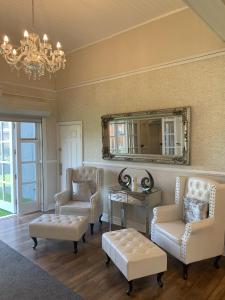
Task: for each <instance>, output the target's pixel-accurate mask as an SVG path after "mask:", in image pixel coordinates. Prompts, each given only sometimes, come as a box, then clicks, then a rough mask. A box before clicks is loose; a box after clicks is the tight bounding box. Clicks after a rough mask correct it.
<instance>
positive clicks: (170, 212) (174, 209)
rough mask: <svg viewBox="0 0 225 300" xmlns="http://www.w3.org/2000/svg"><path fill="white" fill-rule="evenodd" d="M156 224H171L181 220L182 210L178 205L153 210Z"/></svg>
mask: <svg viewBox="0 0 225 300" xmlns="http://www.w3.org/2000/svg"><path fill="white" fill-rule="evenodd" d="M153 214H154V218H153V220H154V222H155V223H162V222H170V221H174V220H178V219H180V210H179V206H178V205H176V204H172V205H164V206H158V207H155V208H154V209H153Z"/></svg>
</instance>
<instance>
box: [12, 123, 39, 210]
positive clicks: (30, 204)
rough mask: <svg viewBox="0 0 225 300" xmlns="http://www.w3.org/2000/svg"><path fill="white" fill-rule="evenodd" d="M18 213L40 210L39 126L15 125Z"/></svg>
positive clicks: (29, 124) (34, 124)
mask: <svg viewBox="0 0 225 300" xmlns="http://www.w3.org/2000/svg"><path fill="white" fill-rule="evenodd" d="M16 126H17V170H18V173H17V176H18V180H17V183H18V186H17V194H18V196H17V197H18V205H17V209H18V213H19V214H25V213H31V212H34V211H37V210H39V209H40V198H41V195H40V190H41V189H40V169H41V162H40V159H41V157H40V155H41V151H40V124H38V123H32V122H21V123H17V124H16Z"/></svg>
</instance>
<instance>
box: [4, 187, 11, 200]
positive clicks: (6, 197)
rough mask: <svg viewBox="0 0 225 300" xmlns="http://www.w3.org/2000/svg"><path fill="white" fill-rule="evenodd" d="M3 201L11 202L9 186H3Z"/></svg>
mask: <svg viewBox="0 0 225 300" xmlns="http://www.w3.org/2000/svg"><path fill="white" fill-rule="evenodd" d="M4 192H5V199H4V200H5V201H7V202H11V184H8V183H6V184H4Z"/></svg>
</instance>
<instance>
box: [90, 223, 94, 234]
mask: <svg viewBox="0 0 225 300" xmlns="http://www.w3.org/2000/svg"><path fill="white" fill-rule="evenodd" d="M90 227H91V235H93V234H94V224H93V223H91V224H90Z"/></svg>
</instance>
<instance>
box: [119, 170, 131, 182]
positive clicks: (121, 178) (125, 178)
mask: <svg viewBox="0 0 225 300" xmlns="http://www.w3.org/2000/svg"><path fill="white" fill-rule="evenodd" d="M126 169H127V168H124V169H122V170H121V171H120V173H119V176H118V182H119V184H120V185H121V186H124V187H128V186H129V185H130V184H131V177H130V175H127V174H125V175H123V172H124V171H125V170H126Z"/></svg>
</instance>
